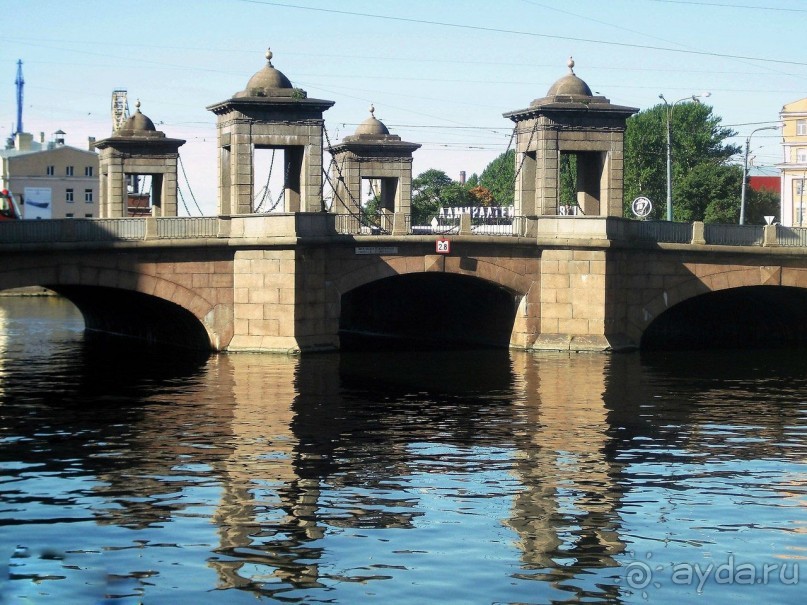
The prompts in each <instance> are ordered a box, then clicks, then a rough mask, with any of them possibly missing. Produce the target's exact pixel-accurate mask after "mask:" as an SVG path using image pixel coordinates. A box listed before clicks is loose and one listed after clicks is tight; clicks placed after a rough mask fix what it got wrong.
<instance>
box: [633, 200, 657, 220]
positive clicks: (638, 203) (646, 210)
mask: <svg viewBox="0 0 807 605" xmlns="http://www.w3.org/2000/svg"><path fill="white" fill-rule="evenodd" d="M630 207H631V210H633V214H635V215H636V216H638V217H639V218H644V217H646V216H647V215H648V214H650V211H651V210H653V202H651V201H650V200H649V199H648V198H646V197H644V196H639V197H637V198H636V199H635V200H633V203H632V204H631V206H630Z"/></svg>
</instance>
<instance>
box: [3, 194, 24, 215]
mask: <svg viewBox="0 0 807 605" xmlns="http://www.w3.org/2000/svg"><path fill="white" fill-rule="evenodd" d="M21 218H22V213H21V212H20V207H19V206H17V202H16V200H15V199H14V196H13V195H11V192H10V191H9V190H8V189H3V190H2V191H0V221H18V220H20V219H21Z"/></svg>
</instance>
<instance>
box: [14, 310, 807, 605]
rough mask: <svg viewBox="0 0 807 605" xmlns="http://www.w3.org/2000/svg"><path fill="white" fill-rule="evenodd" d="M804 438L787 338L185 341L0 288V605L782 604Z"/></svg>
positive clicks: (797, 536) (802, 514) (802, 512)
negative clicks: (425, 343)
mask: <svg viewBox="0 0 807 605" xmlns="http://www.w3.org/2000/svg"><path fill="white" fill-rule="evenodd" d="M806 437H807V357H805V354H804V352H798V351H788V352H774V351H752V352H743V353H737V352H734V353H732V352H726V351H720V352H716V351H711V352H699V353H696V354H695V353H676V354H664V353H656V354H653V355H647V354H645V355H641V354H638V353H636V354H628V355H604V354H602V355H601V354H591V355H589V354H572V355H569V354H530V353H523V352H513V351H510V352H508V351H493V352H491V351H476V352H458V351H451V352H439V351H436V352H423V353H412V352H409V353H397V354H396V353H392V352H390V353H379V352H374V353H372V354H361V353H352V354H341V355H340V354H327V355H314V356H309V357H303V358H296V357H285V356H275V355H250V354H234V355H212V356H193V355H188V354H184V353H183V354H179V353H177V352H176V351H170V350H165V349H146V348H141V347H139V346H137V345H135V344H133V343H132V342H129V341H111V342H110V341H105V340H100V339H95V338H92V337H90V336H85V334H84V332H83V323H82V320H81V318H80V316H79V315H78V314H77V312H76V311H75V310H74V309H73V307H72V306H71V305H70V304H69V303H67V302H65V301H63V300H61V299H58V298H51V297H47V298H21V297H5V298H0V603H2V604H6V603H80V604H84V603H115V604H124V603H125V604H129V603H132V604H134V603H155V604H160V603H171V604H172V605H179V604H185V603H188V604H191V603H193V604H199V603H228V604H230V603H236V604H239V603H255V602H256V601H258V602H286V603H298V602H300V603H349V604H351V603H360V602H366V601H375V602H379V603H385V604H386V603H404V604H414V603H441V604H443V603H463V604H467V603H573V602H586V603H644V602H650V603H670V604H672V603H676V604H677V603H683V602H693V601H698V602H704V603H710V604H713V603H717V604H721V603H732V604H737V603H754V604H755V605H757V604H759V603H803V602H804V600H803V599H804V597H803V595H804V594H805V591H804V590H803V589H802V587H801V586H800V583H801V578H800V576H799V574H800V573H801V574H803V575H805V576H807V559H806V558H807V535H806V534H807V474H806V473H807V464H805V462H806V461H807V457H806V455H807V440H806V439H805V438H806ZM804 581H805V582H807V577H806V578H805V580H804Z"/></svg>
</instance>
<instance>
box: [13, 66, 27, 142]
mask: <svg viewBox="0 0 807 605" xmlns="http://www.w3.org/2000/svg"><path fill="white" fill-rule="evenodd" d="M14 84H16V85H17V129H16V130H15V131H14V134H17V133H19V132H23V130H22V88H23V86H24V85H25V80H23V78H22V59H18V60H17V79H16V80H14Z"/></svg>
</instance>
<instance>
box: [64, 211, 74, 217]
mask: <svg viewBox="0 0 807 605" xmlns="http://www.w3.org/2000/svg"><path fill="white" fill-rule="evenodd" d="M64 217H65V218H73V213H72V212H68V213H67V214H65V215H64Z"/></svg>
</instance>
